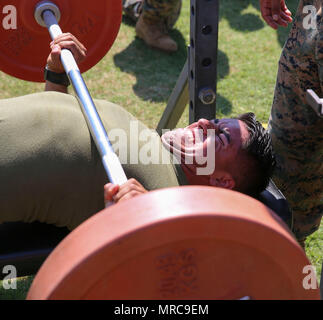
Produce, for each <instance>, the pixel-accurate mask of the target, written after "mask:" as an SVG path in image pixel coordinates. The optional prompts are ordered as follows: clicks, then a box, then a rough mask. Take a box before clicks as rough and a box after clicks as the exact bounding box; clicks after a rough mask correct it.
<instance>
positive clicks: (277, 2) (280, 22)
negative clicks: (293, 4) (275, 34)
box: [260, 0, 293, 30]
mask: <svg viewBox="0 0 323 320" xmlns="http://www.w3.org/2000/svg"><path fill="white" fill-rule="evenodd" d="M260 11H261V15H262V17H263V18H264V20H265V21H266V22H267V24H268V25H269V26H271V27H272V28H273V29H275V30H276V29H277V28H278V26H282V27H287V25H288V23H290V22H292V21H293V19H292V13H291V12H290V11H289V10H288V8H287V6H286V4H285V0H260Z"/></svg>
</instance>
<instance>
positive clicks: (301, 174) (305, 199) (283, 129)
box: [269, 3, 323, 247]
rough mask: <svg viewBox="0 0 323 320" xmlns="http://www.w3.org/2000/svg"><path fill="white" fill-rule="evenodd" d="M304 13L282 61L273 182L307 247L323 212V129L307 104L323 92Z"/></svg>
mask: <svg viewBox="0 0 323 320" xmlns="http://www.w3.org/2000/svg"><path fill="white" fill-rule="evenodd" d="M302 9H303V6H302V3H301V5H300V7H299V10H298V14H297V15H296V18H295V22H294V25H293V28H292V30H291V32H290V35H289V39H288V40H287V42H286V44H285V47H284V49H283V52H282V55H281V59H280V61H279V71H278V77H277V83H276V89H275V97H274V101H273V106H272V110H271V117H270V121H269V130H270V132H271V135H272V139H273V145H274V150H275V153H276V156H277V169H276V171H275V174H274V181H275V183H276V184H277V186H278V187H279V188H280V189H281V191H282V192H283V193H284V195H285V196H286V198H287V200H288V202H289V204H290V206H291V209H292V211H293V232H294V234H295V236H296V238H297V239H298V241H299V243H300V244H301V245H302V246H303V247H304V246H305V244H304V242H305V239H306V237H307V236H309V235H310V234H312V233H313V232H315V231H316V230H317V229H318V228H319V226H320V222H321V218H322V211H323V204H322V190H323V176H322V175H323V152H322V151H323V131H322V125H323V123H322V119H320V118H319V117H318V116H317V115H316V114H315V112H314V111H313V110H312V108H311V107H310V106H309V105H308V103H307V102H306V90H307V89H313V90H314V91H315V92H317V94H319V95H320V96H322V92H323V90H322V86H321V83H320V76H319V72H318V69H319V68H318V63H317V60H316V56H317V53H316V41H317V37H318V31H317V30H315V29H304V28H303V25H302V21H303V15H302ZM310 39H311V40H310Z"/></svg>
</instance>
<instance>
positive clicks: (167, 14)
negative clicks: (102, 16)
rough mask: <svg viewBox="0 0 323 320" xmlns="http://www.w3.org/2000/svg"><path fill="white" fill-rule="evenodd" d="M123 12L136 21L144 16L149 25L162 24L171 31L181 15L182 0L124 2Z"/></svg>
mask: <svg viewBox="0 0 323 320" xmlns="http://www.w3.org/2000/svg"><path fill="white" fill-rule="evenodd" d="M122 3H123V11H124V13H125V14H126V15H127V16H129V17H130V18H131V19H133V20H134V21H137V19H138V18H139V16H140V15H143V19H144V20H145V22H147V23H149V24H162V25H163V26H164V27H165V28H166V29H167V30H169V29H171V28H172V27H173V26H174V25H175V23H176V21H177V19H178V17H179V15H180V13H181V7H182V0H122Z"/></svg>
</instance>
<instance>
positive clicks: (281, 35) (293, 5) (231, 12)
mask: <svg viewBox="0 0 323 320" xmlns="http://www.w3.org/2000/svg"><path fill="white" fill-rule="evenodd" d="M298 4H299V0H289V1H288V2H287V7H288V9H289V10H290V11H291V12H292V16H293V17H295V14H296V11H297V7H298ZM249 5H252V6H253V7H254V8H255V9H257V10H258V11H259V12H260V6H259V0H240V1H237V0H226V1H225V2H224V1H223V2H221V1H220V19H221V18H224V19H226V20H228V22H229V24H230V27H231V28H232V29H234V30H235V31H240V32H252V31H257V30H260V29H262V28H264V27H265V26H266V22H265V21H264V20H263V19H262V18H261V17H259V16H257V15H255V14H253V13H243V10H245V9H246V8H247V7H248V6H249ZM291 26H292V23H290V24H289V25H288V27H286V28H284V27H279V28H278V30H277V31H276V32H277V40H278V42H279V44H280V46H281V47H283V46H284V44H285V41H286V40H287V36H288V34H289V30H290V29H291Z"/></svg>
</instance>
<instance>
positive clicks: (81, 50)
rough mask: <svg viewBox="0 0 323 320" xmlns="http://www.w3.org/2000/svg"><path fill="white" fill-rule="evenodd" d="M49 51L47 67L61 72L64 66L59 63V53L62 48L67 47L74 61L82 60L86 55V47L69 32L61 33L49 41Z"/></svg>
mask: <svg viewBox="0 0 323 320" xmlns="http://www.w3.org/2000/svg"><path fill="white" fill-rule="evenodd" d="M50 48H51V50H52V51H51V53H50V54H49V56H48V58H47V67H48V69H49V70H50V71H53V72H56V73H63V72H64V67H63V65H62V63H61V59H60V55H61V51H62V49H69V50H70V51H71V52H72V54H73V56H74V59H75V61H76V63H79V62H82V61H83V60H84V58H85V57H86V52H87V50H86V48H85V47H84V45H83V44H82V43H81V42H80V41H78V40H77V39H76V37H74V36H73V35H72V34H70V33H63V34H61V35H59V36H58V37H57V38H56V39H55V40H53V41H52V42H51V43H50Z"/></svg>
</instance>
